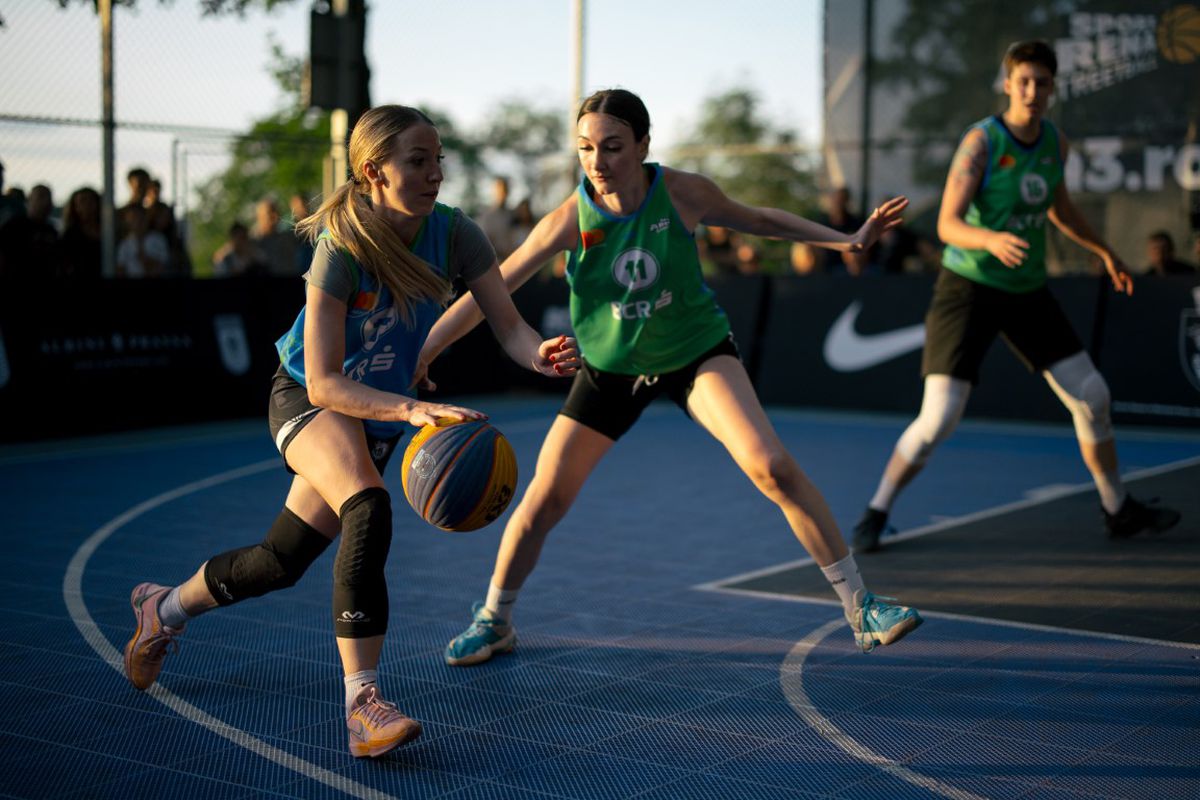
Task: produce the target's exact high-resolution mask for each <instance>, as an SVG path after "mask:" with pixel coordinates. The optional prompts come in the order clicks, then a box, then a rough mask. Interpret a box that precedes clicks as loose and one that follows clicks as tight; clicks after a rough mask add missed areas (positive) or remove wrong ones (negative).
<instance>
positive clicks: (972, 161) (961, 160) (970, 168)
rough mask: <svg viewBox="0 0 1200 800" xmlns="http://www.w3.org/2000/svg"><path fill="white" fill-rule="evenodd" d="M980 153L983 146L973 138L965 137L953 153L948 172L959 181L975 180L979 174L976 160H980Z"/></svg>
mask: <svg viewBox="0 0 1200 800" xmlns="http://www.w3.org/2000/svg"><path fill="white" fill-rule="evenodd" d="M982 154H983V146H982V145H980V143H979V142H978V141H976V140H975V139H974V138H971V139H967V140H966V141H964V142H963V143H962V145H961V146H960V147H959V148H958V152H957V153H955V155H954V162H953V163H952V164H951V167H950V174H951V175H952V176H953V177H954V179H955V180H956V181H958V182H960V183H967V182H970V181H974V180H976V179H977V178H978V177H979V176H980V169H979V164H978V163H977V162H978V161H979V160H980V158H979V157H980V155H982Z"/></svg>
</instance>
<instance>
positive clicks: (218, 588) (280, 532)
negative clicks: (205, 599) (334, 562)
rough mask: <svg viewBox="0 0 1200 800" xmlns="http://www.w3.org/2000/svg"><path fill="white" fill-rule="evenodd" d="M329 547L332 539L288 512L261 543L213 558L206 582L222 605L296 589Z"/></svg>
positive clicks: (280, 515)
mask: <svg viewBox="0 0 1200 800" xmlns="http://www.w3.org/2000/svg"><path fill="white" fill-rule="evenodd" d="M329 544H330V539H328V538H327V537H326V536H324V535H322V534H321V532H320V531H318V530H317V529H316V528H314V527H312V526H311V525H309V524H308V523H307V522H305V521H304V520H302V519H300V518H299V517H298V516H296V515H295V514H294V513H292V511H291V510H290V509H287V508H284V509H283V511H281V512H280V513H279V516H278V517H276V518H275V522H274V524H272V525H271V529H270V530H269V531H267V536H266V538H265V539H263V540H262V541H261V542H260V543H258V544H256V545H254V546H253V547H241V548H238V549H237V550H230V551H229V552H227V553H221V554H220V555H219V556H213V557H212V558H210V559H209V560H208V563H207V564H206V565H205V567H204V582H205V583H207V584H208V591H209V592H210V593H211V594H212V596H213V597H215V598H216V600H217V604H218V605H222V606H228V605H233V604H234V603H237V602H239V601H241V600H245V599H246V598H249V597H261V596H262V595H264V594H266V593H268V592H274V591H276V590H278V589H286V588H288V587H289V586H294V585H295V584H296V581H297V580H299V579H300V576H301V575H303V574H304V573H305V571H306V570H308V568H309V566H310V565H311V564H312V563H313V562H314V561H316V560H317V558H318V557H319V556H320V555H321V553H324V552H325V548H327V547H329Z"/></svg>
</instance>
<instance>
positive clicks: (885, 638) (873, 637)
mask: <svg viewBox="0 0 1200 800" xmlns="http://www.w3.org/2000/svg"><path fill="white" fill-rule="evenodd" d="M858 592H859V593H858V594H855V596H854V599H855V601H856V602H855V605H857V606H858V610H857V611H856V612H855V613H854V616H853V618H852V619H850V627H851V628H853V629H854V641H856V642H858V646H859V647H861V648H862V651H863V652H864V653H869V652H871V651H872V650H874V649H875V646H876V645H880V644H884V645H887V644H892V643H893V642H898V641H900V640H901V639H903V638H904V637H905V636H907V635H908V634H909V633H911V632H912V631H914V630H916V629H917V628H918V627H919V626H920V624H921V623H922V622H924V620H922V619H921V615H920V614H919V613H918V612H917V610H916V609H915V608H909V607H908V606H893V605H889V604H888V603H884V602H882V601H883V600H895V599H896V598H894V597H876V596H875V595H873V594H871V593H870V592H868V591H864V590H863V589H859V590H858Z"/></svg>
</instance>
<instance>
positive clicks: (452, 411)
mask: <svg viewBox="0 0 1200 800" xmlns="http://www.w3.org/2000/svg"><path fill="white" fill-rule="evenodd" d="M445 419H449V420H453V421H454V422H462V421H463V420H468V419H487V414H484V413H483V412H482V411H475V410H474V409H470V408H463V407H462V406H450V405H446V404H445V403H426V402H423V401H421V400H412V401H410V402H409V403H408V417H407V422H408V424H409V425H412V426H414V427H416V428H420V427H423V426H425V425H436V424H437V422H438V420H445Z"/></svg>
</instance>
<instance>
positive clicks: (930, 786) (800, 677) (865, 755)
mask: <svg viewBox="0 0 1200 800" xmlns="http://www.w3.org/2000/svg"><path fill="white" fill-rule="evenodd" d="M845 624H846V622H845V620H843V619H835V620H833V621H832V622H828V623H826V624H824V625H822V626H821V627H819V628H817V629H816V630H815V631H813V632H812V633H810V634H809V635H808V636H805V637H804V638H803V639H801V640H800V641H799V642H796V646H795V647H793V648H792V650H791V652H789V653H788V654H787V657H786V658H784V660H783V663H782V664H781V665H780V666H779V683H780V685H781V686H782V687H783V696H784V697H786V698H787V701H788V703H789V704H790V705H791V707H792V709H793V710H794V711H795V712H796V713H797V714H799V715H800V718H801V719H803V720H804V722H805V723H807V724H808V726H809V727H810V728H812V729H813V730H814V731H816V732H817V733H818V734H819V735H820V736H821V737H822V738H823V739H825V740H826V741H828V742H830V743H832V744H834V745H836V746H837V747H838V748H840V749H841V750H842V751H843V752H844V753H846V754H847V755H849V756H850V757H851V758H855V759H858V760H859V761H864V762H866V763H868V764H871V765H872V766H875V767H879V769H881V770H882V771H883V772H886V773H887V774H889V775H891V776H892V777H894V778H899V779H900V780H902V781H906V782H907V783H911V784H912V785H913V786H919V787H921V788H922V789H925V790H926V791H929V792H933V793H934V794H938V795H941V796H942V797H949V798H952V800H987V798H985V797H980V796H979V795H977V794H972V793H971V792H968V791H966V790H964V789H959V788H958V787H956V786H950V785H949V784H945V783H942V782H941V781H939V780H937V779H936V778H931V777H929V776H928V775H922V774H921V773H919V772H914V771H913V770H911V769H909V768H908V767H905V766H902V765H901V764H899V763H897V762H896V761H893V760H892V759H890V758H888V757H887V756H883V755H880V754H879V753H876V752H875V751H874V750H871V749H870V748H868V747H866V746H865V745H863V744H861V743H860V742H859V741H858V740H857V739H855V738H853V737H852V736H850V735H849V734H847V733H846V732H845V731H843V730H842V729H841V728H839V727H838V726H837V725H834V724H833V722H831V721H830V720H829V718H828V717H826V716H825V715H823V714H822V713H821V712H819V711H817V708H816V706H815V705H813V702H812V700H810V699H809V697H808V693H807V692H805V691H804V662H805V660H806V659H807V658H808V654H809V653H811V652H812V649H813V648H814V647H816V646H817V645H818V644H820V643H821V642H822V641H823V640H824V639H825V637H826V636H828V635H829V634H831V633H833V632H834V631H835V630H838V629H839V628H841V627H843V626H844V625H845Z"/></svg>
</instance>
